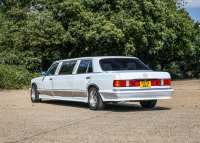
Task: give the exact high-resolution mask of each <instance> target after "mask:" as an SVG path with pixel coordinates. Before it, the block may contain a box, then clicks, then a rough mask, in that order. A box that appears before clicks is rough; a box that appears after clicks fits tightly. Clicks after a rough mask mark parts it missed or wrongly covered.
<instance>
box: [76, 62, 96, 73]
mask: <svg viewBox="0 0 200 143" xmlns="http://www.w3.org/2000/svg"><path fill="white" fill-rule="evenodd" d="M92 72H93V70H92V61H81V63H80V65H79V67H78V71H77V73H78V74H79V73H92Z"/></svg>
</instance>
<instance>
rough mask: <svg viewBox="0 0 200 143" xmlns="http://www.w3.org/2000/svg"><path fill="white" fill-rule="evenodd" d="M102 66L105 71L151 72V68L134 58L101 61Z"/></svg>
mask: <svg viewBox="0 0 200 143" xmlns="http://www.w3.org/2000/svg"><path fill="white" fill-rule="evenodd" d="M100 65H101V68H102V70H103V71H119V70H150V68H148V67H147V66H146V65H145V64H144V63H143V62H141V61H140V60H139V59H133V58H112V59H101V60H100Z"/></svg>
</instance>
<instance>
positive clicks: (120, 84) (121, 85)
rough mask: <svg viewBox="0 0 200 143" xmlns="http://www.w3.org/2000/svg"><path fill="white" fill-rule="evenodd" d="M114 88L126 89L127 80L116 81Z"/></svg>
mask: <svg viewBox="0 0 200 143" xmlns="http://www.w3.org/2000/svg"><path fill="white" fill-rule="evenodd" d="M113 87H126V80H114V82H113Z"/></svg>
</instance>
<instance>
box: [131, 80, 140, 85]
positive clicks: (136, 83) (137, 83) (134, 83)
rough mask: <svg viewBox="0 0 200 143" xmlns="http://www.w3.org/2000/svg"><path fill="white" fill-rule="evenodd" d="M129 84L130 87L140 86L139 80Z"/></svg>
mask: <svg viewBox="0 0 200 143" xmlns="http://www.w3.org/2000/svg"><path fill="white" fill-rule="evenodd" d="M130 82H131V83H132V85H131V86H140V80H130Z"/></svg>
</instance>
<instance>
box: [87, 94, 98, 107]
mask: <svg viewBox="0 0 200 143" xmlns="http://www.w3.org/2000/svg"><path fill="white" fill-rule="evenodd" d="M89 102H90V106H91V107H95V106H96V105H97V102H98V101H97V92H96V91H95V90H92V91H91V92H90V101H89Z"/></svg>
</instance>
